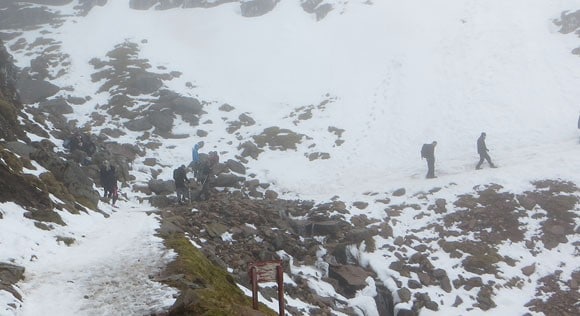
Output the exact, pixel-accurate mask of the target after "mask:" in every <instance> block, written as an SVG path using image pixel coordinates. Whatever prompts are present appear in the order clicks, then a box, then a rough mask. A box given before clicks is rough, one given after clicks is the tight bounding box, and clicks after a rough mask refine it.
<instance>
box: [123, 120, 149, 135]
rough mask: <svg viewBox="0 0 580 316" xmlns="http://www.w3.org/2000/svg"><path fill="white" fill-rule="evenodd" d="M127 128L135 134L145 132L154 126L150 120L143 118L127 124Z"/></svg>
mask: <svg viewBox="0 0 580 316" xmlns="http://www.w3.org/2000/svg"><path fill="white" fill-rule="evenodd" d="M125 127H126V128H127V129H128V130H131V131H133V132H143V131H147V130H150V129H152V128H153V124H152V123H151V121H150V120H149V119H148V118H146V117H142V118H139V119H135V120H131V121H128V122H126V123H125Z"/></svg>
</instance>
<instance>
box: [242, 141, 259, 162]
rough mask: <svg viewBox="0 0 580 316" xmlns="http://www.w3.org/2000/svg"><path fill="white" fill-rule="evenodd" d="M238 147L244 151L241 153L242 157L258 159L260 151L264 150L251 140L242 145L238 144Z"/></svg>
mask: <svg viewBox="0 0 580 316" xmlns="http://www.w3.org/2000/svg"><path fill="white" fill-rule="evenodd" d="M238 149H240V150H241V151H242V153H241V155H242V157H248V156H250V157H252V158H254V159H258V156H259V155H260V153H261V152H263V150H261V149H260V148H258V146H257V145H256V144H254V143H252V142H251V141H246V142H245V143H243V144H240V146H238Z"/></svg>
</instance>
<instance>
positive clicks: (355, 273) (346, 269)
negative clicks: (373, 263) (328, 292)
mask: <svg viewBox="0 0 580 316" xmlns="http://www.w3.org/2000/svg"><path fill="white" fill-rule="evenodd" d="M328 276H329V277H330V278H333V279H336V280H338V284H339V286H340V288H339V289H337V291H338V292H339V293H340V294H343V295H344V296H346V297H349V298H353V297H354V295H355V294H356V291H358V290H362V289H363V288H365V287H366V286H367V281H366V279H367V278H368V277H369V276H371V273H369V272H368V271H366V270H365V269H363V268H361V267H359V266H353V265H331V266H330V268H329V270H328Z"/></svg>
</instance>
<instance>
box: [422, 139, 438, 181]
mask: <svg viewBox="0 0 580 316" xmlns="http://www.w3.org/2000/svg"><path fill="white" fill-rule="evenodd" d="M435 146H437V142H436V141H434V142H432V143H431V144H423V147H421V158H425V159H427V176H426V177H427V179H433V178H436V177H435Z"/></svg>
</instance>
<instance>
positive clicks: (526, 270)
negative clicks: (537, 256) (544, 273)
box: [522, 263, 536, 276]
mask: <svg viewBox="0 0 580 316" xmlns="http://www.w3.org/2000/svg"><path fill="white" fill-rule="evenodd" d="M534 272H536V264H535V263H532V264H530V265H529V266H525V267H523V268H522V273H523V274H524V275H525V276H530V275H532V274H534Z"/></svg>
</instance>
